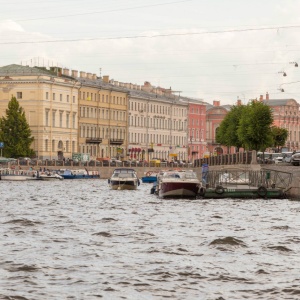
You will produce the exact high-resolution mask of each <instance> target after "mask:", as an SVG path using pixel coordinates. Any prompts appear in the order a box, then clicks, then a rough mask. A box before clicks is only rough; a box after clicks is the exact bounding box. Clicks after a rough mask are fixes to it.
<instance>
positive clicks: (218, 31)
mask: <svg viewBox="0 0 300 300" xmlns="http://www.w3.org/2000/svg"><path fill="white" fill-rule="evenodd" d="M291 28H300V25H291V26H278V27H263V28H247V29H231V30H217V31H204V32H185V33H166V34H153V35H134V36H119V37H99V38H88V39H69V40H66V39H65V40H45V41H23V42H0V45H14V44H46V43H69V42H89V41H100V40H101V41H104V40H122V39H140V38H148V39H150V38H158V37H172V36H188V35H190V36H191V35H206V34H219V33H232V32H237V33H240V32H251V31H264V30H279V29H291Z"/></svg>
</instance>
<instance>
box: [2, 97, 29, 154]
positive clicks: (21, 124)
mask: <svg viewBox="0 0 300 300" xmlns="http://www.w3.org/2000/svg"><path fill="white" fill-rule="evenodd" d="M33 140H34V138H33V137H32V136H31V130H30V128H29V125H28V123H27V120H26V116H25V112H24V110H23V108H22V107H20V105H19V102H18V101H17V99H16V98H15V97H12V98H11V100H10V101H9V103H8V109H6V116H3V117H2V118H1V119H0V141H1V142H4V148H3V155H4V156H6V157H14V158H18V157H22V156H29V157H32V156H33V155H34V151H33V150H32V149H31V148H30V146H31V144H32V142H33Z"/></svg>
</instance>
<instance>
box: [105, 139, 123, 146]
mask: <svg viewBox="0 0 300 300" xmlns="http://www.w3.org/2000/svg"><path fill="white" fill-rule="evenodd" d="M123 143H124V140H122V139H110V140H109V144H110V145H119V146H120V145H122V144H123Z"/></svg>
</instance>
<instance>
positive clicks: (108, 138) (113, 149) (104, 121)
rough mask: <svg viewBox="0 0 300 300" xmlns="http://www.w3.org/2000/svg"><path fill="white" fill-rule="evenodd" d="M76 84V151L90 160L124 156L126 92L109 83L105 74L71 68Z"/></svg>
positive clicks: (125, 141) (125, 145)
mask: <svg viewBox="0 0 300 300" xmlns="http://www.w3.org/2000/svg"><path fill="white" fill-rule="evenodd" d="M72 76H73V77H74V78H76V80H77V81H78V82H79V83H80V88H79V89H78V92H79V94H78V95H79V96H78V98H79V118H78V126H79V131H78V133H79V136H78V148H79V152H80V153H88V154H89V158H90V159H96V158H112V157H114V158H118V159H124V158H125V157H126V149H127V137H128V125H127V120H128V115H127V107H128V93H127V91H125V90H123V89H121V88H119V87H118V86H115V85H113V84H111V83H110V80H109V77H108V76H103V78H98V77H97V76H96V74H91V73H86V72H79V74H78V72H76V71H72Z"/></svg>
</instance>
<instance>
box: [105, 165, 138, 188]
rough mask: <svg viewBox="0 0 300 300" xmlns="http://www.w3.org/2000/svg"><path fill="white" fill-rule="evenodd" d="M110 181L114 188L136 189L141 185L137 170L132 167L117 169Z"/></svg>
mask: <svg viewBox="0 0 300 300" xmlns="http://www.w3.org/2000/svg"><path fill="white" fill-rule="evenodd" d="M108 182H109V185H110V187H111V188H112V189H113V190H136V189H137V187H138V186H139V185H140V180H139V179H138V177H137V173H136V171H135V170H134V169H131V168H118V169H115V170H114V172H113V174H112V176H111V177H110V179H109V180H108Z"/></svg>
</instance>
